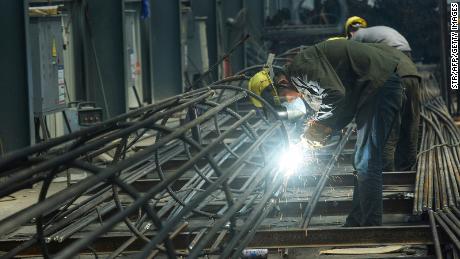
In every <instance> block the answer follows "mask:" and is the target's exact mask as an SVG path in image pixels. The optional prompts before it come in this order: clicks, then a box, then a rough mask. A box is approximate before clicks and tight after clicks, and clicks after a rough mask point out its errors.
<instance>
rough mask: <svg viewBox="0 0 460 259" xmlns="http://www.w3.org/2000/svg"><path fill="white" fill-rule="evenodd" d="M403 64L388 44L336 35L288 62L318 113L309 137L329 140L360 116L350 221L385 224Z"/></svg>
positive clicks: (307, 131)
mask: <svg viewBox="0 0 460 259" xmlns="http://www.w3.org/2000/svg"><path fill="white" fill-rule="evenodd" d="M398 63H399V59H398V58H397V57H395V56H393V55H388V52H387V51H385V50H384V49H379V48H374V47H372V46H370V45H369V44H363V43H358V42H355V41H347V40H333V41H325V42H321V43H318V44H316V45H314V46H310V47H306V48H305V49H304V50H303V51H302V52H300V53H299V54H298V55H297V56H296V57H295V58H294V60H293V61H292V63H291V64H289V65H288V67H287V74H288V78H289V81H290V83H291V84H292V85H293V86H295V87H296V88H297V89H298V90H299V92H300V93H302V95H303V96H304V98H305V100H306V101H307V102H308V104H309V106H310V107H311V108H313V109H314V110H315V111H316V112H317V113H316V116H315V117H314V118H313V119H312V120H310V121H309V123H308V125H309V126H308V127H307V128H306V129H305V132H304V134H303V137H304V139H305V140H306V141H307V142H309V143H318V142H319V143H324V141H325V140H326V139H327V138H328V136H329V135H330V134H331V133H332V132H334V130H340V129H342V128H344V127H345V126H346V125H347V124H348V123H350V122H351V120H352V119H353V118H355V121H356V124H357V131H358V137H357V141H356V147H355V158H354V166H355V169H356V171H357V174H356V181H355V188H354V192H353V209H352V211H351V213H350V214H349V216H348V217H347V221H346V223H345V225H344V226H350V227H356V226H376V225H381V224H382V210H383V200H382V168H383V160H382V153H383V148H384V145H385V143H386V141H387V139H388V136H389V135H390V132H391V130H392V128H393V123H394V121H395V119H396V118H397V117H398V113H399V112H400V109H401V105H402V99H403V88H402V86H401V80H400V77H399V76H398V74H397V73H396V72H395V71H396V69H397V66H398Z"/></svg>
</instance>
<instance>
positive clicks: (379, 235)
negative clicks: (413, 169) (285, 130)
mask: <svg viewBox="0 0 460 259" xmlns="http://www.w3.org/2000/svg"><path fill="white" fill-rule="evenodd" d="M440 234H441V233H440ZM196 235H197V233H196V232H183V233H180V234H179V235H178V236H177V237H176V238H174V239H173V244H174V246H175V248H176V249H179V250H180V249H182V250H185V249H187V248H188V245H189V242H190V240H193V239H194V238H195V236H196ZM146 236H147V237H152V236H153V235H152V233H149V234H146ZM130 237H131V233H126V232H124V233H120V232H118V233H110V234H108V235H105V236H101V237H100V238H98V239H97V240H96V241H95V242H94V243H93V244H92V248H93V249H95V250H96V251H98V252H100V253H104V252H112V251H114V250H115V249H117V248H118V247H119V246H120V245H122V244H123V243H124V242H125V241H126V240H128V239H129V238H130ZM227 237H228V235H226V236H225V237H224V240H225V239H226V238H227ZM78 238H79V236H78V235H76V236H74V237H72V238H69V239H67V240H65V241H64V242H63V243H57V242H52V243H50V244H49V249H50V252H58V251H61V249H63V248H64V247H66V246H68V245H69V244H70V243H72V242H75V240H78ZM440 239H441V242H442V243H444V242H445V241H446V238H445V237H444V236H443V235H441V236H440ZM21 242H23V240H20V239H17V240H9V241H2V242H0V251H8V249H11V248H13V247H15V246H17V245H18V244H20V243H21ZM391 244H404V245H431V244H433V241H432V238H431V232H430V226H429V225H415V226H381V227H361V228H337V227H333V228H330V227H323V228H309V229H307V230H304V229H290V230H264V231H257V232H256V233H255V236H254V238H253V239H252V241H251V242H250V243H249V244H248V248H288V247H289V248H302V247H328V246H335V247H347V246H370V245H391ZM143 245H144V241H142V240H140V239H138V240H136V241H135V242H133V243H132V244H131V245H130V246H129V247H128V248H127V249H126V250H125V252H136V251H139V250H141V249H142V247H143ZM210 245H211V244H208V246H207V247H206V249H209V248H210ZM83 252H86V253H89V252H90V251H88V250H87V251H83ZM39 254H40V251H39V249H38V247H31V248H30V249H28V250H26V251H24V252H23V253H22V255H39Z"/></svg>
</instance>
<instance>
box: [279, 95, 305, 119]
mask: <svg viewBox="0 0 460 259" xmlns="http://www.w3.org/2000/svg"><path fill="white" fill-rule="evenodd" d="M281 106H283V107H284V108H286V116H287V119H288V120H297V119H300V118H301V117H303V116H305V115H306V114H307V107H305V103H304V102H303V101H302V98H300V97H297V98H295V99H294V100H293V101H291V102H283V103H281Z"/></svg>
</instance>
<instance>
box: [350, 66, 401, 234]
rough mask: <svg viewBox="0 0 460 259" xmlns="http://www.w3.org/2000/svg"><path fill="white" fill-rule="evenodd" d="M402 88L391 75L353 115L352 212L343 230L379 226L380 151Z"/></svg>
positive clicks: (391, 122) (395, 114)
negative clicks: (354, 121)
mask: <svg viewBox="0 0 460 259" xmlns="http://www.w3.org/2000/svg"><path fill="white" fill-rule="evenodd" d="M402 98H403V88H402V86H401V80H400V78H399V76H398V75H396V74H393V75H392V76H391V77H390V78H389V79H388V80H387V81H386V82H385V84H384V85H383V86H382V87H381V88H379V89H378V91H377V93H376V94H375V95H374V96H373V97H371V98H370V100H368V101H367V102H366V104H364V106H363V107H360V109H359V111H358V113H357V114H356V124H357V130H358V137H357V141H356V147H355V160H354V166H355V169H356V171H357V174H356V178H355V187H354V191H353V205H352V206H353V208H352V211H351V212H350V214H349V215H348V217H347V221H346V223H345V226H354V227H356V226H378V225H381V224H382V211H383V201H382V188H383V187H382V184H383V181H382V168H383V159H382V154H383V147H384V145H385V142H386V141H387V139H388V137H389V135H390V132H391V130H392V128H393V123H394V121H395V119H396V118H397V116H398V113H399V112H400V110H401V105H402Z"/></svg>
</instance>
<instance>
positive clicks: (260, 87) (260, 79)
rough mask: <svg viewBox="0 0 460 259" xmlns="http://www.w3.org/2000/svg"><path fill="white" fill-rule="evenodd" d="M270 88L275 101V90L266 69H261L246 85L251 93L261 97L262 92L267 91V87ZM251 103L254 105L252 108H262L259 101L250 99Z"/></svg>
mask: <svg viewBox="0 0 460 259" xmlns="http://www.w3.org/2000/svg"><path fill="white" fill-rule="evenodd" d="M270 86H271V89H270V90H271V94H272V96H273V97H274V99H275V100H276V99H277V97H278V93H277V92H276V89H275V88H274V86H273V80H272V79H271V78H270V74H269V73H268V70H267V69H263V70H261V71H259V72H257V73H256V74H255V75H254V76H252V77H251V79H249V83H248V88H249V90H250V91H251V92H253V93H255V94H257V95H259V96H262V92H264V91H265V90H269V89H267V88H268V87H270ZM250 100H251V103H252V104H254V106H256V107H258V108H261V107H263V104H262V102H261V101H259V100H257V99H256V98H253V97H250Z"/></svg>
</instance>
